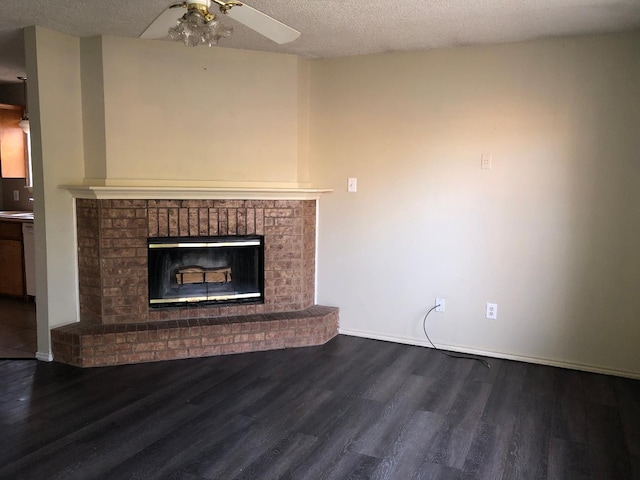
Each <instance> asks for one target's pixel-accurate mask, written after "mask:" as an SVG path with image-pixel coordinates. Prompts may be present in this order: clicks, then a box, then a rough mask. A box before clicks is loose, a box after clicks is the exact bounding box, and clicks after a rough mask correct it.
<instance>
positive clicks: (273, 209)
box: [52, 199, 338, 366]
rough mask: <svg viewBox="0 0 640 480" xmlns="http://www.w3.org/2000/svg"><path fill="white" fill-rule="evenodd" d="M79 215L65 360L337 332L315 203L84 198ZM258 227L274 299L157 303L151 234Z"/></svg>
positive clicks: (189, 353)
mask: <svg viewBox="0 0 640 480" xmlns="http://www.w3.org/2000/svg"><path fill="white" fill-rule="evenodd" d="M76 212H77V227H78V266H79V292H80V322H79V323H76V324H72V325H68V326H65V327H60V328H57V329H54V330H52V345H53V354H54V358H55V359H56V360H58V361H62V362H65V363H71V364H73V365H80V366H96V365H114V364H120V363H135V362H146V361H156V360H167V359H174V358H185V357H193V356H208V355H219V354H225V353H237V352H240V351H242V352H245V351H249V350H265V349H270V348H285V347H289V346H303V345H318V344H322V343H325V342H326V341H328V340H329V339H330V338H332V337H333V336H335V335H336V334H337V327H338V326H337V321H338V313H337V310H336V309H329V310H322V309H326V308H328V307H319V306H314V305H313V301H314V291H315V236H316V232H315V228H316V202H315V200H95V199H77V200H76ZM253 234H255V235H264V244H265V265H264V272H265V289H264V304H255V305H232V306H211V305H208V306H206V305H197V304H193V305H188V306H183V307H163V308H150V307H149V301H148V279H147V237H198V236H226V235H253ZM319 309H320V310H319ZM274 314H278V315H284V317H282V316H277V315H276V317H273V315H274ZM283 321H284V322H285V323H284V324H283V323H282V322H283ZM185 322H186V323H185ZM274 322H275V323H274ZM239 326H241V327H239ZM228 328H231V329H232V330H233V329H234V328H235V329H238V328H243V329H247V331H245V330H242V331H241V332H236V331H230V332H227V329H228ZM185 329H187V330H185ZM196 332H200V333H196ZM283 332H284V333H283ZM134 333H135V334H134ZM149 335H151V336H154V335H162V336H163V337H166V338H162V339H155V340H150V341H149V340H145V339H147V338H148V336H149ZM182 335H187V336H185V337H183V336H182ZM246 335H252V336H251V337H249V338H251V340H247V339H246V338H245V337H246ZM279 336H282V338H280V337H279ZM105 339H108V340H109V342H107V341H105ZM112 339H113V340H114V342H113V343H111V340H112ZM214 339H215V340H214Z"/></svg>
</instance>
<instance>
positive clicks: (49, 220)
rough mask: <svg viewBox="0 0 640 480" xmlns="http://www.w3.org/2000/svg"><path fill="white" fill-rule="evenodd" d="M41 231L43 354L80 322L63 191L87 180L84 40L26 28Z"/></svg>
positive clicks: (68, 201) (68, 202) (68, 204)
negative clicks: (58, 329)
mask: <svg viewBox="0 0 640 480" xmlns="http://www.w3.org/2000/svg"><path fill="white" fill-rule="evenodd" d="M25 50H26V61H27V77H28V78H29V116H30V121H31V142H32V161H33V173H34V175H33V178H34V187H33V192H34V216H35V234H36V298H37V322H38V356H39V358H46V357H47V356H48V355H50V352H51V342H50V337H49V328H51V327H55V326H57V325H62V324H65V323H70V322H74V321H76V320H77V316H78V315H77V311H78V309H77V291H78V278H77V261H76V247H75V215H74V208H73V200H72V198H71V195H70V194H69V192H67V191H65V190H61V189H59V188H58V186H59V185H64V184H68V183H72V182H74V181H77V179H79V178H80V179H81V178H82V177H83V176H84V170H83V147H82V102H81V94H80V42H79V40H78V39H77V38H75V37H71V36H68V35H64V34H61V33H57V32H53V31H51V30H46V29H43V28H40V27H29V28H27V29H26V30H25Z"/></svg>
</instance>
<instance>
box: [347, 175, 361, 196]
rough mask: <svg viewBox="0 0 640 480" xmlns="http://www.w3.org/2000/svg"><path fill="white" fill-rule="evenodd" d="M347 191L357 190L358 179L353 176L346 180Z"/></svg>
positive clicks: (353, 191)
mask: <svg viewBox="0 0 640 480" xmlns="http://www.w3.org/2000/svg"><path fill="white" fill-rule="evenodd" d="M347 191H348V192H350V193H355V192H357V191H358V179H357V178H355V177H352V178H349V180H348V181H347Z"/></svg>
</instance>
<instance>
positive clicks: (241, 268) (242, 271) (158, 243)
mask: <svg viewBox="0 0 640 480" xmlns="http://www.w3.org/2000/svg"><path fill="white" fill-rule="evenodd" d="M147 243H148V261H149V263H148V265H149V268H148V270H149V305H150V306H152V307H166V306H171V305H176V306H177V305H184V304H188V303H189V304H190V303H204V304H215V305H225V304H237V303H263V302H264V237H262V236H258V235H249V236H226V237H179V238H176V237H171V238H149V239H148V241H147Z"/></svg>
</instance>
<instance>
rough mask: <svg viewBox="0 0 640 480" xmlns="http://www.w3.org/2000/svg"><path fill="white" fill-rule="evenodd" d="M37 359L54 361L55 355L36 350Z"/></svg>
mask: <svg viewBox="0 0 640 480" xmlns="http://www.w3.org/2000/svg"><path fill="white" fill-rule="evenodd" d="M36 359H37V360H40V361H41V362H53V355H52V354H51V353H42V352H36Z"/></svg>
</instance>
